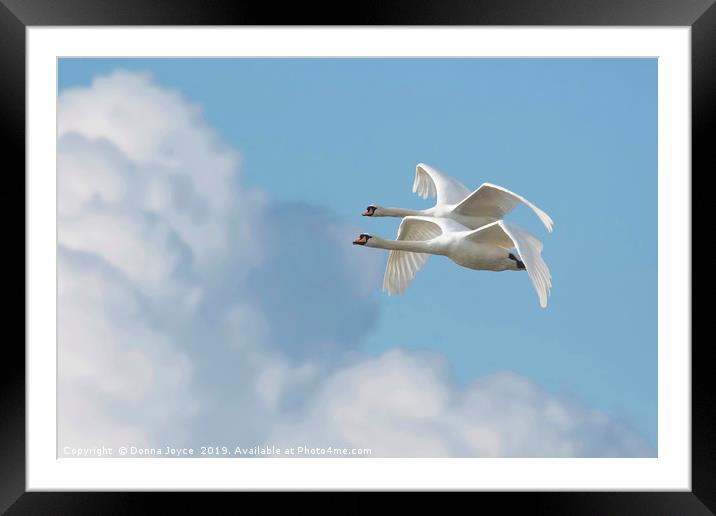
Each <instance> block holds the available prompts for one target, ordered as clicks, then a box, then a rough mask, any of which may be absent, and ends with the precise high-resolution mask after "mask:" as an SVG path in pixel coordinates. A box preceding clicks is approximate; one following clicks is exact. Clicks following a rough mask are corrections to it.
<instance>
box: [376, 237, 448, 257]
mask: <svg viewBox="0 0 716 516" xmlns="http://www.w3.org/2000/svg"><path fill="white" fill-rule="evenodd" d="M366 245H367V246H368V247H378V248H380V249H389V250H395V251H410V252H413V253H431V254H438V250H437V249H436V248H435V247H434V246H432V245H430V242H425V241H422V240H419V241H414V240H386V239H384V238H380V237H377V236H374V237H371V238H370V240H368V243H367V244H366Z"/></svg>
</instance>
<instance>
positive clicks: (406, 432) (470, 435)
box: [267, 350, 652, 457]
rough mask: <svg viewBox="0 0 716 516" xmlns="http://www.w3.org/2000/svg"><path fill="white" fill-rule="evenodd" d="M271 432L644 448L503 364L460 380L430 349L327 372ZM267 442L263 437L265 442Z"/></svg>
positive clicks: (514, 451) (497, 446)
mask: <svg viewBox="0 0 716 516" xmlns="http://www.w3.org/2000/svg"><path fill="white" fill-rule="evenodd" d="M272 438H273V439H274V440H275V441H279V442H283V443H289V444H290V445H293V446H299V445H305V446H308V447H328V446H334V447H347V448H370V449H372V450H373V455H374V456H387V457H401V456H405V457H444V456H458V457H467V456H475V457H582V456H615V457H622V456H648V455H651V454H652V451H651V450H650V448H649V446H648V445H647V444H646V443H645V442H644V440H643V439H642V438H641V437H640V436H638V435H637V434H636V433H634V432H632V431H630V430H628V429H627V428H624V427H621V426H620V425H618V424H617V423H615V422H613V421H611V420H610V419H609V418H608V417H606V416H605V415H604V414H601V413H599V412H596V411H592V410H588V409H586V408H584V407H581V406H579V405H577V404H575V403H573V402H570V401H567V400H564V399H560V398H558V397H557V396H555V395H552V394H550V393H548V392H546V391H545V390H543V389H541V388H540V387H538V386H537V385H535V384H534V383H532V382H530V381H529V380H527V379H525V378H523V377H521V376H519V375H517V374H514V373H510V372H501V373H496V374H493V375H490V376H487V377H484V378H481V379H480V380H479V381H477V382H475V383H474V384H472V385H471V386H468V387H466V388H460V387H457V386H455V385H454V384H453V382H452V381H451V379H450V377H449V375H448V374H447V371H446V365H445V363H444V361H443V360H442V359H441V358H440V357H437V356H435V355H428V354H417V353H414V352H413V353H409V352H406V351H402V350H394V351H390V352H387V353H384V354H383V355H381V356H379V357H373V358H364V359H362V360H361V361H359V362H358V363H357V364H355V365H352V366H349V367H346V368H344V369H341V370H338V371H336V372H334V373H333V374H332V375H330V376H329V377H327V378H326V379H325V380H324V381H323V383H322V386H321V389H320V391H319V392H318V393H316V394H315V395H314V396H313V397H312V399H311V402H310V405H309V407H308V409H307V410H306V414H305V415H304V417H302V419H301V420H300V421H298V422H296V423H293V424H292V423H286V424H285V425H284V426H282V427H280V428H277V429H276V430H275V431H274V435H273V437H272ZM270 442H272V441H270V440H269V441H267V444H268V443H270Z"/></svg>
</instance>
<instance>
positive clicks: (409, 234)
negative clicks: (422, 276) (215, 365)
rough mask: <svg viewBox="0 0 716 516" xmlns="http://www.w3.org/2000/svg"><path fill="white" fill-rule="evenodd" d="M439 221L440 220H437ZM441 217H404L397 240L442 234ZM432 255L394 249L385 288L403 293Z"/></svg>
mask: <svg viewBox="0 0 716 516" xmlns="http://www.w3.org/2000/svg"><path fill="white" fill-rule="evenodd" d="M436 221H438V222H436ZM442 232H443V230H442V228H441V226H440V223H439V219H431V218H430V217H418V216H410V217H404V218H403V220H402V221H401V222H400V227H399V228H398V237H397V240H411V241H416V240H431V239H433V238H435V237H437V236H440V235H441V234H442ZM429 257H430V255H429V254H427V253H413V252H410V251H395V250H392V251H390V253H389V254H388V264H387V265H386V266H385V275H384V276H383V290H384V291H385V292H387V293H388V294H402V293H403V292H405V289H406V288H408V286H410V283H411V282H412V281H413V278H415V275H416V274H417V272H418V271H419V270H420V268H421V267H422V266H423V265H425V262H426V261H428V258H429Z"/></svg>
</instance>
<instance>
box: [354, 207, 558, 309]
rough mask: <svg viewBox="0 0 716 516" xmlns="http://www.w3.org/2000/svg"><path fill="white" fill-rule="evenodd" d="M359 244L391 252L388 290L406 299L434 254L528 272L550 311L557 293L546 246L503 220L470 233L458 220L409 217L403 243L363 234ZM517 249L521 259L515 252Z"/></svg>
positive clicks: (402, 228)
mask: <svg viewBox="0 0 716 516" xmlns="http://www.w3.org/2000/svg"><path fill="white" fill-rule="evenodd" d="M353 243H354V244H359V245H365V246H367V247H377V248H380V249H389V250H390V254H389V256H388V264H387V266H386V268H385V276H384V278H383V290H384V291H386V292H388V293H389V294H394V293H399V294H400V293H403V292H404V291H405V289H406V288H408V286H409V285H410V283H411V281H412V280H413V278H414V277H415V274H416V273H417V272H418V270H420V268H421V267H422V266H423V265H424V264H425V262H426V261H427V259H428V258H429V257H430V255H431V254H435V255H442V256H447V257H448V258H450V259H451V260H452V261H453V262H455V263H457V264H458V265H461V266H463V267H467V268H469V269H476V270H488V271H505V270H525V269H526V270H527V273H528V274H529V276H530V279H531V280H532V283H533V284H534V287H535V289H536V290H537V295H538V296H539V300H540V305H541V306H542V307H545V306H547V297H548V296H549V291H550V288H551V287H552V283H551V275H550V272H549V269H548V268H547V264H546V263H545V262H544V260H542V256H541V252H542V243H541V242H540V241H539V240H537V239H536V238H535V237H533V236H532V235H530V234H529V233H527V232H526V231H524V230H522V229H520V228H518V227H517V226H515V225H513V224H509V223H507V222H505V221H503V220H498V221H495V222H491V223H489V224H487V225H485V226H482V227H480V228H478V229H470V228H468V227H465V226H464V225H462V224H460V223H458V222H455V221H454V220H452V219H446V218H434V217H425V216H407V217H405V218H404V219H403V220H402V222H401V223H400V228H399V229H398V238H397V240H385V239H383V238H380V237H376V236H372V235H367V234H362V235H361V236H360V237H359V238H358V239H356V240H355V241H354V242H353ZM513 248H516V249H517V252H518V253H519V257H516V256H515V255H514V254H513V253H511V252H510V249H513Z"/></svg>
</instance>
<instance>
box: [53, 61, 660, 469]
mask: <svg viewBox="0 0 716 516" xmlns="http://www.w3.org/2000/svg"><path fill="white" fill-rule="evenodd" d="M237 123H243V122H242V121H241V120H237ZM57 174H58V180H57V185H58V186H57V188H58V244H59V253H58V284H59V285H58V286H59V288H58V359H59V375H58V394H59V397H58V408H59V417H58V431H59V437H60V444H61V445H64V444H68V445H73V446H98V445H102V444H105V445H112V444H115V445H117V444H119V443H124V444H138V445H162V444H169V443H176V444H186V445H194V446H198V445H201V444H206V443H207V442H212V440H217V439H220V440H222V442H226V443H239V442H240V443H242V444H245V445H262V444H266V445H269V444H276V445H290V444H309V445H315V446H324V445H334V446H337V445H346V446H360V447H368V448H372V449H373V450H374V455H376V456H631V455H649V454H650V450H649V449H648V446H646V445H645V444H644V441H643V440H642V439H641V438H640V437H639V436H638V435H636V434H634V433H633V432H631V431H630V430H628V429H626V428H624V427H622V426H620V425H619V424H618V423H616V422H614V421H611V420H610V419H609V418H607V417H606V416H605V415H603V414H600V413H597V412H594V411H591V410H588V409H586V408H584V407H581V406H579V405H578V404H575V403H572V402H568V401H565V400H562V399H559V398H557V397H555V396H554V395H552V394H550V393H548V392H545V391H544V390H542V389H540V388H539V387H538V386H536V385H534V384H533V383H531V382H530V381H528V380H527V379H525V378H522V377H520V376H518V375H515V374H513V373H507V372H506V373H500V374H495V375H492V376H489V377H486V378H482V379H480V380H479V381H477V382H476V383H474V384H473V385H470V386H468V387H459V386H457V385H456V384H455V382H454V381H453V380H452V379H451V378H450V376H449V374H448V373H447V370H446V365H445V364H444V363H443V361H442V358H440V357H439V356H438V355H427V354H418V353H415V352H407V351H400V350H394V351H390V352H387V353H384V354H382V355H380V356H367V355H365V354H363V353H361V351H360V348H361V343H362V341H363V339H364V337H365V336H366V335H367V334H368V333H369V332H370V331H372V330H373V329H374V327H375V325H376V323H377V321H378V318H379V316H380V314H379V303H378V293H377V292H376V290H375V288H374V287H373V286H374V285H379V284H380V276H381V268H382V260H381V257H380V256H378V254H377V253H375V254H371V255H370V256H368V255H367V254H365V255H362V256H361V257H360V259H359V258H358V257H357V253H354V252H351V251H353V249H352V248H351V246H350V239H351V238H352V237H353V236H354V234H355V233H356V232H357V228H354V227H352V226H351V225H349V224H347V223H345V222H343V221H341V220H339V219H338V218H337V217H336V215H335V214H334V213H332V212H331V211H330V210H328V209H326V208H322V207H317V206H309V205H305V204H298V203H277V202H274V201H272V200H271V199H270V196H269V195H267V194H266V193H265V192H262V191H259V190H257V189H252V188H249V187H247V186H246V185H245V184H244V183H243V181H242V178H241V163H240V156H239V155H238V153H237V152H236V151H235V150H233V149H232V148H231V147H230V146H228V145H227V144H226V143H225V142H223V141H222V140H221V138H220V137H219V136H218V135H217V134H216V132H215V131H214V130H213V129H212V128H211V127H209V126H208V125H207V124H206V122H205V120H204V118H203V117H202V113H201V110H200V108H199V107H197V106H195V105H193V104H192V103H191V102H189V101H188V100H187V99H185V98H183V97H182V95H181V94H179V93H177V92H175V91H172V90H169V89H167V88H165V87H162V86H160V85H158V84H157V83H156V82H154V81H153V80H152V78H151V77H149V76H147V75H144V74H138V73H133V72H127V71H117V72H114V73H112V74H110V75H107V76H102V77H98V78H96V79H95V80H94V81H93V82H92V84H91V85H90V86H88V87H83V88H75V89H70V90H66V91H64V92H63V93H62V94H61V95H60V98H59V101H58V171H57ZM61 447H62V446H61Z"/></svg>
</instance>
